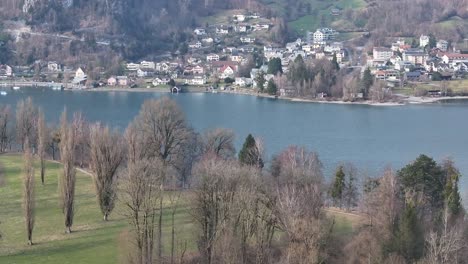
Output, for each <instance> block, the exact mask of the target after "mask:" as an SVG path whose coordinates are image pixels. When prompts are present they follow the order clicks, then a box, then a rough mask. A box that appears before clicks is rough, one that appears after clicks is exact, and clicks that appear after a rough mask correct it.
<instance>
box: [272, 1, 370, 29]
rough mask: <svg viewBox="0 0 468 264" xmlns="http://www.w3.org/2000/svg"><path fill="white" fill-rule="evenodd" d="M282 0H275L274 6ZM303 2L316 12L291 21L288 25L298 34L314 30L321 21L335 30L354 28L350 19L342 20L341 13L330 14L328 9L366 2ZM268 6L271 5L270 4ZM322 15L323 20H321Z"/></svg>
mask: <svg viewBox="0 0 468 264" xmlns="http://www.w3.org/2000/svg"><path fill="white" fill-rule="evenodd" d="M283 2H284V1H283V0H277V1H275V3H276V6H283V5H282V4H281V3H283ZM302 2H304V3H310V4H311V7H312V11H313V10H315V12H316V13H313V12H312V14H310V15H306V16H302V17H299V18H298V19H296V20H294V21H291V22H290V23H289V26H290V27H291V28H292V29H294V30H295V31H296V32H297V33H298V34H302V35H304V34H305V33H306V32H307V31H315V30H316V29H317V28H319V27H320V26H321V22H323V23H324V24H325V26H328V27H333V28H334V29H337V30H351V29H353V28H355V26H354V24H353V23H350V21H347V20H346V21H345V20H343V17H342V15H340V16H336V17H335V16H332V15H331V14H330V11H331V10H332V9H333V8H339V9H341V10H345V9H346V8H352V9H359V8H362V7H365V6H366V2H365V1H364V0H339V1H336V2H333V3H332V4H331V3H330V2H326V1H325V2H323V1H318V0H304V1H302ZM270 6H272V5H271V4H270ZM322 17H323V21H321V19H322Z"/></svg>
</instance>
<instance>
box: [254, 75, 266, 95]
mask: <svg viewBox="0 0 468 264" xmlns="http://www.w3.org/2000/svg"><path fill="white" fill-rule="evenodd" d="M255 82H256V83H257V84H256V85H257V89H259V90H260V92H263V89H264V88H265V82H266V80H265V73H264V72H263V71H258V73H257V76H255Z"/></svg>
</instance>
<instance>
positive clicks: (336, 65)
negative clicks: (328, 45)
mask: <svg viewBox="0 0 468 264" xmlns="http://www.w3.org/2000/svg"><path fill="white" fill-rule="evenodd" d="M332 64H333V68H335V70H337V71H338V70H340V65H339V64H338V58H337V57H336V53H333V58H332Z"/></svg>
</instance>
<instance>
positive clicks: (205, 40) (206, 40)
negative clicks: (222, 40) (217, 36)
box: [202, 38, 213, 44]
mask: <svg viewBox="0 0 468 264" xmlns="http://www.w3.org/2000/svg"><path fill="white" fill-rule="evenodd" d="M202 42H205V43H208V44H211V43H213V38H204V39H202Z"/></svg>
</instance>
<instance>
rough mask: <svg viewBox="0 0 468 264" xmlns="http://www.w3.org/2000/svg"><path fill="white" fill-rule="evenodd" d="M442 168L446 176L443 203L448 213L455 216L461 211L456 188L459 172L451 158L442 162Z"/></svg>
mask: <svg viewBox="0 0 468 264" xmlns="http://www.w3.org/2000/svg"><path fill="white" fill-rule="evenodd" d="M443 169H444V172H445V177H446V184H445V190H444V196H445V203H446V206H447V207H448V209H449V212H450V214H451V215H453V216H457V215H458V214H460V212H461V211H462V205H461V198H460V192H459V190H458V181H459V179H460V172H459V171H458V169H457V168H456V167H455V165H454V164H453V161H451V160H447V161H445V162H444V165H443Z"/></svg>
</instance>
